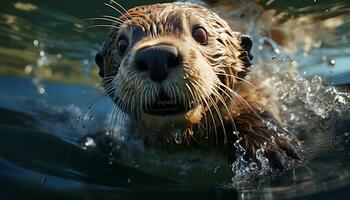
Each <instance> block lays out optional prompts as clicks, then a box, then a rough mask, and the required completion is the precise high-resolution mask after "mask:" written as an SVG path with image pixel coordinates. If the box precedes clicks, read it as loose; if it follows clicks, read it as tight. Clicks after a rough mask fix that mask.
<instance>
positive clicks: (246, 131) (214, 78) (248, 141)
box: [95, 2, 303, 170]
mask: <svg viewBox="0 0 350 200" xmlns="http://www.w3.org/2000/svg"><path fill="white" fill-rule="evenodd" d="M107 17H108V19H109V20H112V21H114V23H113V25H111V30H110V33H109V35H108V36H107V39H106V40H105V42H104V44H103V46H102V48H101V50H100V51H99V52H98V53H97V54H96V57H95V61H96V63H97V65H98V66H99V69H100V71H99V75H100V76H101V77H102V80H103V85H104V88H105V92H106V94H108V95H109V96H110V97H111V98H112V100H113V101H114V102H115V104H116V106H117V107H118V109H119V110H120V111H121V112H124V113H125V114H127V116H128V118H130V121H131V123H132V124H133V125H134V126H133V127H134V129H137V130H138V131H134V132H135V133H136V132H137V133H139V134H140V135H138V136H140V137H144V138H145V141H147V142H145V143H146V144H148V145H150V146H152V147H161V148H163V149H167V148H173V147H174V146H176V147H181V148H182V149H184V150H186V149H188V148H191V147H196V148H203V149H206V148H214V149H216V150H218V151H220V152H222V154H223V155H224V156H227V159H228V160H229V161H234V160H235V159H237V148H236V145H235V144H237V143H238V144H240V145H241V147H243V149H244V151H245V155H244V158H245V159H246V160H251V161H257V156H256V155H255V154H256V151H257V150H258V149H261V148H263V149H264V154H265V156H266V158H267V159H268V160H269V164H270V165H271V166H270V167H271V168H273V169H277V170H284V169H287V168H289V167H291V166H293V164H294V163H295V162H296V161H298V160H301V159H302V158H303V150H302V147H301V144H300V142H299V140H298V139H297V138H296V136H294V135H293V134H290V133H289V132H288V131H287V130H286V129H285V128H284V127H283V126H282V124H281V123H280V121H279V116H278V108H276V107H274V108H271V107H269V106H267V104H268V103H270V102H269V101H270V99H269V98H268V95H266V94H264V92H263V91H260V90H258V89H257V87H254V84H258V83H251V82H249V81H247V80H246V76H247V74H249V72H250V70H251V65H252V59H253V55H252V54H251V49H252V45H253V42H252V40H251V38H250V37H249V36H247V35H244V34H242V33H239V32H235V31H234V30H231V28H230V27H229V25H228V24H227V22H226V21H224V20H223V19H222V18H220V17H219V16H218V15H217V14H215V13H214V12H212V11H210V10H209V9H207V8H205V7H202V6H200V5H197V4H193V3H180V2H176V3H165V4H153V5H145V6H139V7H135V8H132V9H130V10H128V11H126V12H125V13H124V14H123V15H121V16H119V17H111V16H107ZM149 133H151V134H149ZM151 137H152V138H153V139H152V141H154V142H149V141H150V140H149V138H151ZM154 138H155V139H154ZM179 140H180V141H182V142H179ZM257 163H259V162H257Z"/></svg>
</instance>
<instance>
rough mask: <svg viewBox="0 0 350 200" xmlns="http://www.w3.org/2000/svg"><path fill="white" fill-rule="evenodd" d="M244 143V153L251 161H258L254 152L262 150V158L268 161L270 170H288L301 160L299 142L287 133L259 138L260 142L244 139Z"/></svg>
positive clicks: (301, 154)
mask: <svg viewBox="0 0 350 200" xmlns="http://www.w3.org/2000/svg"><path fill="white" fill-rule="evenodd" d="M252 140H253V141H252ZM244 142H245V145H244V146H245V147H246V148H245V149H246V150H247V152H246V153H247V155H248V156H249V157H251V158H253V160H256V159H258V158H257V155H256V150H257V149H263V151H264V156H265V157H266V158H267V159H268V160H269V164H270V167H271V168H272V169H279V170H284V169H288V168H291V167H292V166H293V165H295V163H296V161H298V160H302V159H303V150H302V148H301V144H300V142H299V141H298V139H297V138H295V137H294V136H292V135H290V134H289V133H288V132H284V133H279V134H276V135H272V136H271V137H270V138H264V139H263V138H260V140H259V139H257V138H254V139H253V138H250V137H245V141H244ZM253 151H254V152H253Z"/></svg>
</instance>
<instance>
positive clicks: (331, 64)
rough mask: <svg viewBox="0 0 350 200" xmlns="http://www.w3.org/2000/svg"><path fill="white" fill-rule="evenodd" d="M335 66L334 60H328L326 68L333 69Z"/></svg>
mask: <svg viewBox="0 0 350 200" xmlns="http://www.w3.org/2000/svg"><path fill="white" fill-rule="evenodd" d="M334 65H335V60H334V59H330V60H329V62H328V66H331V67H334Z"/></svg>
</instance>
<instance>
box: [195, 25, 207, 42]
mask: <svg viewBox="0 0 350 200" xmlns="http://www.w3.org/2000/svg"><path fill="white" fill-rule="evenodd" d="M192 37H193V38H194V39H195V40H196V41H197V42H198V43H199V44H202V45H206V44H207V42H208V34H207V32H206V31H205V30H204V28H202V27H197V28H196V29H195V30H194V31H193V33H192Z"/></svg>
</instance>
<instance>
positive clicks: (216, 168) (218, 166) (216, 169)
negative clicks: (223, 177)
mask: <svg viewBox="0 0 350 200" xmlns="http://www.w3.org/2000/svg"><path fill="white" fill-rule="evenodd" d="M219 168H220V165H217V166H216V167H215V168H214V171H213V173H214V174H216V173H217V172H218V170H219Z"/></svg>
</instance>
